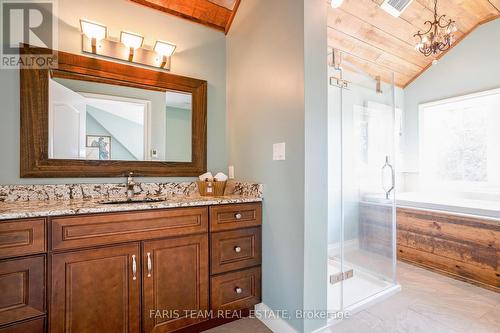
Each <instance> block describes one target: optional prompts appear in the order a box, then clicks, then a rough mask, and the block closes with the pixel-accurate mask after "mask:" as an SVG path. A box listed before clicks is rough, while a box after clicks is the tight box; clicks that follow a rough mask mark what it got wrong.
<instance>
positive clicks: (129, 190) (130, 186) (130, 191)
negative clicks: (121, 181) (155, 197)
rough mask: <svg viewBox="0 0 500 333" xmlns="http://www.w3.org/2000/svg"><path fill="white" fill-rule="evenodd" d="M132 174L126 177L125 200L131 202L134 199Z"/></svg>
mask: <svg viewBox="0 0 500 333" xmlns="http://www.w3.org/2000/svg"><path fill="white" fill-rule="evenodd" d="M134 186H135V182H134V173H133V172H130V173H129V174H128V177H127V200H131V199H132V198H133V197H134Z"/></svg>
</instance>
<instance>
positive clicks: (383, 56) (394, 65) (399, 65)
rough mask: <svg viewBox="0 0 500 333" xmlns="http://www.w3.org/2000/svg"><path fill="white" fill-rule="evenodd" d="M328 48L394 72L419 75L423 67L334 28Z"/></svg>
mask: <svg viewBox="0 0 500 333" xmlns="http://www.w3.org/2000/svg"><path fill="white" fill-rule="evenodd" d="M328 46H330V47H334V48H336V49H339V50H341V51H344V52H347V53H350V54H353V55H356V56H358V57H360V58H362V59H365V60H366V61H369V62H372V63H374V64H378V65H379V66H383V67H385V68H387V69H390V70H392V71H394V72H397V73H400V74H405V75H407V76H408V75H409V76H410V77H411V76H413V75H415V74H417V73H419V72H420V71H421V70H422V69H423V66H422V67H421V66H417V65H415V64H413V63H411V62H408V61H406V59H403V58H399V57H396V56H393V55H391V54H388V53H385V52H384V51H383V50H380V49H377V48H375V47H373V46H371V45H370V44H368V43H365V42H364V41H360V40H357V39H355V38H353V37H351V36H349V35H346V34H344V33H343V32H342V31H338V30H336V29H334V28H329V29H328Z"/></svg>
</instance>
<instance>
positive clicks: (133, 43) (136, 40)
mask: <svg viewBox="0 0 500 333" xmlns="http://www.w3.org/2000/svg"><path fill="white" fill-rule="evenodd" d="M120 41H121V42H122V43H123V44H125V46H127V47H129V48H131V49H138V48H139V47H141V46H142V42H143V41H144V37H142V36H141V35H138V34H134V33H131V32H125V31H122V32H121V34H120Z"/></svg>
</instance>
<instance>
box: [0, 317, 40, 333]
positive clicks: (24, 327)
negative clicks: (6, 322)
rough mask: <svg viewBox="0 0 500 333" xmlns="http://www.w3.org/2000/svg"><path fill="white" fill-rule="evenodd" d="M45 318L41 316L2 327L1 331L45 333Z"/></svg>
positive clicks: (4, 332) (6, 332)
mask: <svg viewBox="0 0 500 333" xmlns="http://www.w3.org/2000/svg"><path fill="white" fill-rule="evenodd" d="M44 332H45V319H44V318H39V319H34V320H30V321H25V322H22V323H17V324H14V325H10V326H6V327H3V328H0V333H44Z"/></svg>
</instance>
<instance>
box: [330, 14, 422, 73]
mask: <svg viewBox="0 0 500 333" xmlns="http://www.w3.org/2000/svg"><path fill="white" fill-rule="evenodd" d="M328 26H329V27H331V28H334V29H336V30H339V31H342V32H344V33H345V34H347V35H350V36H352V37H353V38H356V39H358V40H360V41H364V42H365V43H367V44H370V45H372V46H373V47H376V48H378V49H380V50H384V51H385V52H387V53H389V54H392V55H393V56H397V57H399V58H404V59H407V61H408V62H411V63H413V64H414V65H417V66H420V67H424V66H426V65H427V62H428V61H427V59H425V57H423V56H421V55H420V54H418V53H417V52H415V49H414V47H413V45H412V44H410V42H403V41H401V40H400V39H398V38H396V37H394V36H392V35H391V34H389V33H386V32H384V31H382V30H381V29H378V28H377V27H375V26H373V25H371V24H369V23H366V22H364V21H362V20H360V19H359V18H357V17H356V16H354V15H351V14H349V13H347V12H345V11H343V10H342V9H339V8H337V10H332V11H328Z"/></svg>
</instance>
